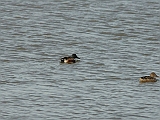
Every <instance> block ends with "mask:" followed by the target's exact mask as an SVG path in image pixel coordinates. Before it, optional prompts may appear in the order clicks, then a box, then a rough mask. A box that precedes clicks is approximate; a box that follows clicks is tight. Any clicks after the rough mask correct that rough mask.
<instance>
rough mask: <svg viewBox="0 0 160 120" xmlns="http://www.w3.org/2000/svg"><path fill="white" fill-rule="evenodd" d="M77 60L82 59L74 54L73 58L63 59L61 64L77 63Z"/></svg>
mask: <svg viewBox="0 0 160 120" xmlns="http://www.w3.org/2000/svg"><path fill="white" fill-rule="evenodd" d="M75 58H77V59H80V58H79V57H78V56H77V55H76V54H72V55H71V56H68V57H63V58H61V63H69V64H71V63H75V62H76V60H75Z"/></svg>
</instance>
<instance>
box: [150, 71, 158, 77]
mask: <svg viewBox="0 0 160 120" xmlns="http://www.w3.org/2000/svg"><path fill="white" fill-rule="evenodd" d="M150 76H151V77H159V76H158V75H156V73H154V72H152V73H151V74H150Z"/></svg>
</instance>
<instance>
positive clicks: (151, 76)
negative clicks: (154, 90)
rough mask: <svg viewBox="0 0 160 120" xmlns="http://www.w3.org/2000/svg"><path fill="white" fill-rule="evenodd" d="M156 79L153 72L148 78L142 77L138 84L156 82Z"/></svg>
mask: <svg viewBox="0 0 160 120" xmlns="http://www.w3.org/2000/svg"><path fill="white" fill-rule="evenodd" d="M156 77H158V76H157V75H156V74H155V73H154V72H152V73H151V74H150V76H143V77H140V79H139V81H140V82H157V79H156Z"/></svg>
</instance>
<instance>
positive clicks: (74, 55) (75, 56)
mask: <svg viewBox="0 0 160 120" xmlns="http://www.w3.org/2000/svg"><path fill="white" fill-rule="evenodd" d="M72 57H73V58H78V59H80V58H79V57H78V56H77V55H76V54H72Z"/></svg>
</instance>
